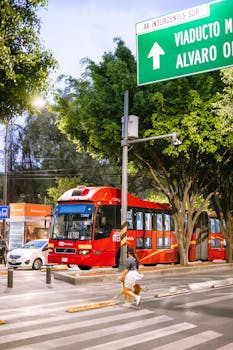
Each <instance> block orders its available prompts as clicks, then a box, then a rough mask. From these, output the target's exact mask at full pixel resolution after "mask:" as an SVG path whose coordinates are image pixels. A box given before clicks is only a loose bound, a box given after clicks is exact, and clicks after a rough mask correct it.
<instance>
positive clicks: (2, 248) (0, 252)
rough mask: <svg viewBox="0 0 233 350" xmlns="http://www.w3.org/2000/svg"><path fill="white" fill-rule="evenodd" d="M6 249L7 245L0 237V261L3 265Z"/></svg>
mask: <svg viewBox="0 0 233 350" xmlns="http://www.w3.org/2000/svg"><path fill="white" fill-rule="evenodd" d="M7 250H8V246H7V243H6V241H5V239H2V237H0V259H1V263H4V265H6V254H7Z"/></svg>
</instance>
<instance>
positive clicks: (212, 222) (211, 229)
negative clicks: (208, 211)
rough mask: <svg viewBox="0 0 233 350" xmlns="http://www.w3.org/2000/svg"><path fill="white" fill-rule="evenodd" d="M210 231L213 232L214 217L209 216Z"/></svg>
mask: <svg viewBox="0 0 233 350" xmlns="http://www.w3.org/2000/svg"><path fill="white" fill-rule="evenodd" d="M210 232H213V233H215V219H214V218H210Z"/></svg>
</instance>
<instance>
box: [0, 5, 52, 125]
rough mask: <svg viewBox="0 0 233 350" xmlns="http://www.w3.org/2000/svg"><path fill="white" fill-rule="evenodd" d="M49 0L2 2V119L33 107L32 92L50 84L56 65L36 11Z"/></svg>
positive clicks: (0, 45)
mask: <svg viewBox="0 0 233 350" xmlns="http://www.w3.org/2000/svg"><path fill="white" fill-rule="evenodd" d="M46 3H47V1H46V0H21V1H19V0H8V1H6V0H5V1H1V4H0V13H1V16H0V121H2V122H4V123H8V122H9V121H10V120H11V119H12V118H13V117H15V116H16V115H18V114H21V113H22V112H23V111H25V110H28V109H30V108H31V99H32V97H33V95H36V94H38V93H40V92H43V91H44V90H45V89H46V88H47V87H48V75H49V73H50V71H51V70H53V69H54V68H55V66H56V62H55V60H54V59H53V57H52V54H51V53H50V52H49V51H46V50H44V49H43V47H42V45H41V43H40V40H39V30H40V21H39V19H38V17H37V14H36V11H37V10H38V9H39V7H40V6H41V7H44V6H45V5H46Z"/></svg>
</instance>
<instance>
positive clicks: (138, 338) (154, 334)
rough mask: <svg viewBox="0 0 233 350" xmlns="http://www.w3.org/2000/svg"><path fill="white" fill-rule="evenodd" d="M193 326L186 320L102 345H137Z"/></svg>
mask: <svg viewBox="0 0 233 350" xmlns="http://www.w3.org/2000/svg"><path fill="white" fill-rule="evenodd" d="M195 327H196V326H195V325H193V324H191V323H187V322H183V323H178V324H176V325H172V326H168V327H165V328H160V329H156V330H153V331H150V332H143V336H142V334H136V335H131V336H130V337H126V338H122V339H118V340H114V341H111V342H108V343H104V346H105V347H106V349H111V350H119V349H124V348H125V347H128V346H133V345H138V344H141V343H144V342H146V341H150V340H155V339H158V338H161V337H165V336H168V335H171V334H175V333H178V332H183V331H185V330H188V329H192V328H195ZM84 349H86V350H87V349H88V350H103V344H98V345H96V346H91V347H88V348H83V350H84ZM22 350H23V349H22Z"/></svg>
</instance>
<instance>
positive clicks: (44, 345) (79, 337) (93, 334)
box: [0, 315, 195, 350]
mask: <svg viewBox="0 0 233 350" xmlns="http://www.w3.org/2000/svg"><path fill="white" fill-rule="evenodd" d="M119 316H121V317H122V315H119ZM117 319H120V318H119V317H118V318H117ZM115 320H116V318H115ZM170 320H171V318H170V317H168V316H165V315H162V316H157V317H153V318H149V319H143V320H139V321H134V322H130V323H127V324H124V325H123V326H122V327H120V326H119V325H118V324H117V325H115V326H111V327H108V328H101V330H100V329H97V330H91V331H87V332H82V333H80V334H73V335H72V336H65V337H61V338H57V339H53V340H52V341H51V340H49V341H43V342H39V343H36V344H35V343H34V344H33V347H32V345H31V344H30V345H24V346H22V347H21V346H20V347H15V348H13V349H15V350H16V349H17V350H29V349H32V348H33V350H37V349H46V350H49V349H54V348H57V347H58V346H60V345H61V344H63V343H64V344H66V345H68V344H74V343H77V342H82V341H86V340H91V339H98V338H102V337H105V336H109V335H112V334H114V335H115V334H118V333H121V332H124V331H131V330H135V329H138V328H142V327H146V326H152V325H156V324H160V323H162V322H167V321H170ZM90 321H91V320H86V321H84V322H76V323H73V324H68V325H66V324H65V325H61V326H56V327H48V328H46V329H42V330H34V331H28V332H22V333H20V334H14V335H9V334H8V335H6V336H3V337H2V338H3V340H4V342H6V341H7V340H9V337H10V341H15V340H20V339H25V336H26V338H27V339H28V338H29V337H37V336H40V335H45V334H52V333H53V332H59V331H60V332H61V331H63V332H64V331H66V330H67V331H70V330H72V329H76V328H77V329H80V327H84V326H90ZM92 321H94V324H96V323H97V324H98V325H100V324H101V323H108V322H109V318H108V317H104V318H103V319H102V320H101V319H98V320H92ZM186 327H188V326H187V325H186ZM192 327H195V326H193V325H192V326H191V325H189V328H192ZM155 332H156V331H155ZM12 337H13V339H12ZM0 342H2V339H0ZM13 349H12V350H13ZM101 349H103V345H102V348H101Z"/></svg>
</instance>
